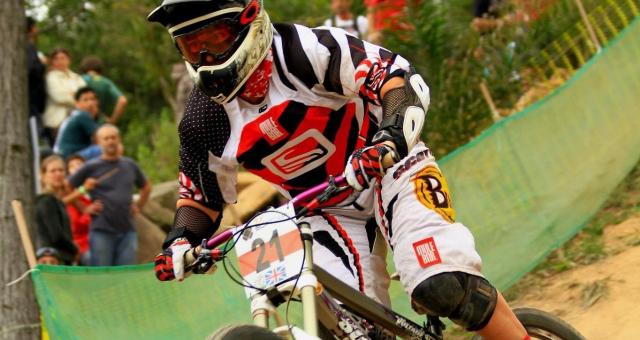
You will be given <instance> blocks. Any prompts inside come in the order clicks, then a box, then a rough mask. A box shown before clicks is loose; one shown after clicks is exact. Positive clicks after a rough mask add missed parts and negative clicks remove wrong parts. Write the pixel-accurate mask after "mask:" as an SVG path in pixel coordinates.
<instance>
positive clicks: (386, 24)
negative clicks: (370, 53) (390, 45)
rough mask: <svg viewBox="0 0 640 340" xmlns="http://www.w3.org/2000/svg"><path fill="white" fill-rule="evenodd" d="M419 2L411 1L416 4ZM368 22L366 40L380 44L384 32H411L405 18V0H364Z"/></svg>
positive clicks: (411, 28)
mask: <svg viewBox="0 0 640 340" xmlns="http://www.w3.org/2000/svg"><path fill="white" fill-rule="evenodd" d="M418 2H419V1H412V3H416V4H417V3H418ZM364 4H365V6H367V20H368V21H369V35H368V40H369V41H371V42H372V43H374V44H381V43H382V40H383V36H382V33H383V32H384V31H394V32H396V31H397V32H402V31H408V30H413V27H412V26H411V24H409V22H408V21H407V18H406V6H407V1H406V0H365V1H364Z"/></svg>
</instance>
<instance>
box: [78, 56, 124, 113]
mask: <svg viewBox="0 0 640 340" xmlns="http://www.w3.org/2000/svg"><path fill="white" fill-rule="evenodd" d="M103 69H104V64H103V63H102V60H101V59H100V58H98V57H96V56H88V57H85V58H84V59H83V60H82V63H81V64H80V71H81V72H82V73H83V75H82V79H84V81H86V82H87V84H88V86H89V87H90V88H92V89H93V90H94V91H95V92H96V94H97V95H98V101H99V102H100V113H101V114H107V112H108V113H110V114H111V115H110V116H109V117H108V118H107V123H110V124H116V123H117V122H118V120H119V119H120V117H121V116H122V114H123V113H124V109H125V108H126V107H127V97H125V96H124V95H123V94H122V91H120V89H118V87H117V86H116V85H115V84H114V83H113V82H112V81H111V79H109V78H107V77H105V76H104V75H102V72H103Z"/></svg>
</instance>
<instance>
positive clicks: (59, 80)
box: [43, 48, 86, 145]
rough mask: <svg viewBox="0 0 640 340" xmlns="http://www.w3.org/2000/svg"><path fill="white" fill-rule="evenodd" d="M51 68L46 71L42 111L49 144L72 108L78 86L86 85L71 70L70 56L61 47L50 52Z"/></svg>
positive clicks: (52, 142)
mask: <svg viewBox="0 0 640 340" xmlns="http://www.w3.org/2000/svg"><path fill="white" fill-rule="evenodd" d="M50 60H51V69H50V70H49V72H48V73H47V105H46V108H45V111H44V116H43V124H44V126H45V128H46V132H47V137H48V140H49V142H50V145H53V144H54V142H55V138H56V135H57V133H58V128H59V127H60V124H62V121H63V120H64V119H65V118H67V116H68V115H69V112H71V110H73V107H74V105H75V101H74V98H73V96H74V95H75V93H76V91H78V89H79V88H81V87H83V86H86V83H85V82H84V80H82V77H80V75H78V74H77V73H75V72H73V71H71V70H70V69H69V66H70V65H71V57H70V56H69V52H67V50H65V49H63V48H57V49H55V50H53V52H51V56H50Z"/></svg>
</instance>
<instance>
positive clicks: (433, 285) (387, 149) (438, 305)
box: [148, 0, 527, 339]
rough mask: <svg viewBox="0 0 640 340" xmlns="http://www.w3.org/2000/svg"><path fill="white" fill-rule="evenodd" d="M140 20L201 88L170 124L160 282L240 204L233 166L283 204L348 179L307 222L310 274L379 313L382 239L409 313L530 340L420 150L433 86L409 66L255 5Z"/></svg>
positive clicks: (172, 2)
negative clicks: (228, 208)
mask: <svg viewBox="0 0 640 340" xmlns="http://www.w3.org/2000/svg"><path fill="white" fill-rule="evenodd" d="M148 20H149V21H152V22H159V23H160V24H162V25H164V26H165V27H166V28H167V29H168V31H169V33H170V35H171V37H172V39H173V41H174V43H175V45H176V47H177V48H178V50H179V52H180V54H181V55H182V57H183V58H184V60H185V65H186V67H187V70H188V72H189V73H190V75H191V76H192V78H193V79H194V81H195V83H196V85H197V86H196V87H195V89H194V90H193V92H192V93H191V94H190V96H189V98H188V100H187V103H186V109H185V115H184V118H183V119H182V121H181V122H180V126H179V135H180V169H179V171H180V172H179V183H180V199H179V200H178V202H177V211H176V216H175V221H174V227H173V229H172V231H171V232H170V233H169V234H168V236H167V238H166V240H165V242H164V244H163V251H162V253H161V254H159V255H158V256H157V258H156V261H155V262H156V269H155V270H156V276H157V277H158V279H160V280H163V281H166V280H173V279H176V278H177V279H178V280H183V278H184V276H185V274H187V273H185V271H186V270H185V263H184V262H185V261H184V255H185V254H186V253H187V252H197V249H198V247H197V246H198V245H199V244H200V243H201V241H202V240H203V239H204V238H208V237H210V236H211V235H212V234H213V233H214V232H215V231H216V230H217V228H218V227H219V224H220V220H221V217H222V208H223V206H224V205H225V204H233V203H235V202H236V198H237V193H236V182H237V172H238V168H239V167H240V166H242V167H244V169H246V170H248V171H250V172H253V173H255V174H257V175H259V176H260V177H262V178H263V179H265V180H267V181H269V182H271V183H273V184H274V185H275V186H276V187H277V188H279V190H280V191H281V192H282V194H283V195H285V196H286V197H288V198H291V197H294V196H295V195H297V194H298V193H300V192H302V191H304V190H305V189H308V188H310V187H312V186H314V185H317V184H319V183H321V182H323V181H326V180H327V178H328V177H329V176H330V175H334V176H335V175H339V174H341V173H342V171H343V170H344V174H345V176H346V178H347V180H348V183H349V184H350V185H351V186H352V188H353V189H351V190H346V191H344V192H342V193H341V194H340V195H338V196H337V197H335V198H334V199H332V200H330V201H329V202H327V203H328V204H327V206H331V207H328V208H325V209H322V210H321V211H320V212H319V213H318V214H316V215H315V216H313V217H309V218H308V222H309V223H310V224H311V225H312V228H313V231H314V239H315V242H314V249H313V251H314V258H315V259H316V265H318V266H321V267H323V268H324V269H326V270H328V271H329V272H330V273H331V274H333V275H334V276H335V277H338V278H340V279H341V280H344V281H345V282H346V283H348V284H350V285H351V286H352V287H354V288H355V289H358V290H360V291H361V292H363V293H365V294H367V295H368V296H370V297H372V298H374V299H376V300H378V301H379V302H381V303H384V304H386V305H389V304H390V302H389V297H388V293H387V289H388V286H389V275H388V273H387V272H386V269H385V265H386V263H385V254H384V246H383V242H385V240H386V243H388V244H389V246H390V248H391V249H392V251H393V259H394V262H395V264H396V268H397V270H398V273H399V274H400V280H401V281H402V284H403V286H404V289H405V290H406V292H407V293H408V294H409V295H410V296H411V298H412V301H413V302H414V305H415V306H416V308H417V309H418V310H421V311H424V312H428V313H430V314H433V315H438V316H442V317H449V318H451V319H452V320H454V321H455V322H456V323H458V324H460V325H462V326H463V327H465V328H467V329H469V330H473V331H479V333H480V334H481V335H483V336H485V337H487V338H508V339H523V338H526V337H527V335H526V332H525V330H524V328H523V327H522V326H521V325H520V323H519V322H518V320H517V319H516V318H515V316H514V315H513V313H512V312H511V310H510V308H509V307H508V305H507V304H506V302H505V300H504V299H503V298H502V296H501V295H500V293H498V292H497V291H496V289H495V288H494V287H493V286H492V285H491V284H490V283H489V282H488V281H487V280H486V279H484V278H483V277H482V274H481V260H480V256H479V255H478V254H477V252H476V250H475V248H474V241H473V236H472V235H471V233H470V232H469V230H468V229H467V228H466V227H465V226H464V225H462V224H460V223H456V222H455V220H454V218H455V214H454V211H453V209H452V208H451V201H450V196H449V192H448V189H447V185H446V182H445V180H444V178H443V176H442V174H441V173H440V171H439V170H438V167H437V165H436V163H435V160H434V157H433V155H432V154H431V153H430V151H429V149H428V148H427V147H426V146H425V145H424V143H422V142H420V140H419V135H420V132H421V130H422V126H423V123H424V118H425V113H426V110H427V108H428V105H429V89H428V87H427V85H426V84H425V83H424V81H423V80H422V78H421V77H420V76H419V75H418V74H416V73H414V71H413V70H412V68H411V65H410V64H409V62H408V61H407V60H405V59H404V58H402V57H401V56H399V55H397V54H394V53H392V52H390V51H388V50H386V49H384V48H381V47H379V46H376V45H373V44H370V43H367V42H365V41H362V40H360V39H358V38H355V37H353V36H350V35H348V34H346V33H345V32H344V31H343V30H340V29H335V28H322V29H311V28H307V27H304V26H300V25H293V24H271V22H270V20H269V16H268V15H267V12H266V11H265V10H264V8H263V4H262V2H261V1H258V0H164V1H163V2H162V4H161V5H160V6H159V7H158V8H156V9H155V10H154V11H153V12H151V14H150V15H149V17H148ZM388 159H391V161H392V163H395V164H393V166H391V167H390V168H388V169H386V170H385V167H384V166H383V163H385V162H384V161H385V160H388ZM372 217H375V220H374V219H372ZM379 234H382V235H383V236H384V240H383V239H382V238H380V237H377V235H379ZM381 245H382V247H381ZM198 271H199V273H202V272H208V271H210V270H207V269H198Z"/></svg>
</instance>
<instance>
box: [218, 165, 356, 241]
mask: <svg viewBox="0 0 640 340" xmlns="http://www.w3.org/2000/svg"><path fill="white" fill-rule="evenodd" d="M346 184H347V180H346V179H345V178H344V176H338V177H335V178H334V177H333V176H330V177H329V180H328V181H326V182H324V183H321V184H318V185H316V186H314V187H312V188H310V189H307V190H305V191H303V192H302V193H300V194H299V195H297V196H296V197H294V198H293V199H291V202H290V203H291V205H292V206H293V207H294V208H301V210H300V211H299V212H298V214H296V217H298V216H302V215H304V212H306V211H308V210H311V209H313V208H315V207H316V206H317V205H318V204H319V203H323V202H325V201H326V200H328V199H329V198H331V197H332V195H333V194H334V193H335V192H336V191H338V190H339V189H340V188H341V187H342V186H344V185H346ZM238 230H239V228H231V229H227V230H225V231H223V232H221V233H220V234H218V235H216V236H214V237H212V238H210V239H209V240H208V241H207V243H206V248H207V249H214V248H216V247H218V246H220V245H221V244H223V243H225V242H227V241H229V240H230V239H231V238H232V237H233V235H234V234H235V233H236V232H237V231H238Z"/></svg>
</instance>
